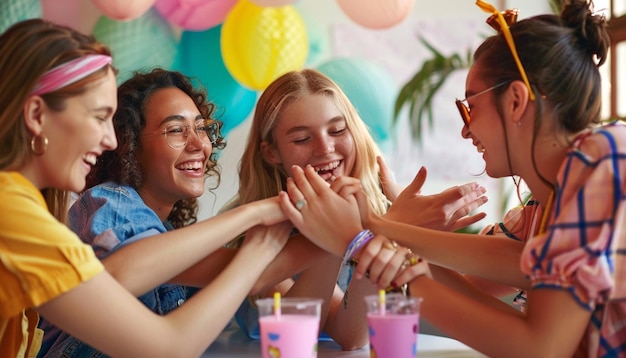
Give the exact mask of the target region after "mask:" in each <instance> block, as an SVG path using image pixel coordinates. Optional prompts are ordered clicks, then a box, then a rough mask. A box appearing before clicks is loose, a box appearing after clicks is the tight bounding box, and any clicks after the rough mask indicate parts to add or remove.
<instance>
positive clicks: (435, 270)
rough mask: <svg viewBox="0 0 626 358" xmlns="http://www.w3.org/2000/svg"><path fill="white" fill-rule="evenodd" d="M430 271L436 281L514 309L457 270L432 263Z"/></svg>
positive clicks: (487, 301) (475, 297) (484, 300)
mask: <svg viewBox="0 0 626 358" xmlns="http://www.w3.org/2000/svg"><path fill="white" fill-rule="evenodd" d="M430 272H431V274H432V276H433V279H434V280H435V281H437V282H439V283H442V284H444V285H446V286H448V287H450V288H452V289H454V290H455V291H457V292H461V293H463V294H464V295H466V296H468V297H471V298H473V299H475V300H477V301H482V302H485V303H490V304H491V305H493V306H494V307H499V308H501V309H504V310H508V309H514V308H513V307H511V306H510V305H508V304H506V303H504V302H503V301H501V300H500V299H498V298H496V297H495V296H493V295H492V294H491V292H486V291H484V290H482V289H481V288H480V287H478V286H476V285H475V284H474V283H473V282H472V281H471V280H469V279H468V278H467V277H465V276H464V275H462V274H460V273H458V272H456V271H452V270H450V269H447V268H443V267H440V266H437V265H432V264H431V265H430ZM508 289H509V293H512V292H514V291H515V290H513V289H512V288H511V287H509V288H508Z"/></svg>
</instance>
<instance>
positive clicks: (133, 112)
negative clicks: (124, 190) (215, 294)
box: [87, 68, 226, 228]
mask: <svg viewBox="0 0 626 358" xmlns="http://www.w3.org/2000/svg"><path fill="white" fill-rule="evenodd" d="M174 87H176V88H179V89H180V90H181V91H183V92H185V93H186V94H187V95H189V97H190V98H191V99H193V101H194V103H195V104H196V106H197V108H198V110H199V111H200V113H201V114H202V116H203V117H204V118H206V119H211V118H212V115H213V113H214V111H215V105H214V104H213V103H211V102H209V101H208V99H207V94H206V92H205V91H204V90H201V89H196V88H194V86H193V84H192V82H191V79H190V78H188V77H186V76H185V75H183V74H182V73H180V72H176V71H169V70H164V69H160V68H157V69H154V70H152V71H150V72H147V73H140V72H136V73H135V74H134V75H133V77H131V78H130V79H128V80H127V81H125V82H124V83H123V84H122V85H121V86H120V87H119V88H118V94H117V99H118V107H117V111H116V112H115V115H114V116H113V126H114V128H115V134H116V135H117V141H118V146H117V149H116V150H114V151H111V152H106V153H104V154H103V155H102V156H101V157H100V159H99V160H98V163H97V164H96V165H95V166H94V167H93V170H92V171H91V173H90V174H89V176H88V177H87V188H91V187H93V186H94V185H97V184H101V183H103V182H106V181H115V182H117V183H119V184H122V185H130V186H132V187H133V188H135V189H138V188H139V187H140V186H141V184H142V181H143V175H144V173H142V170H141V166H140V165H139V162H138V160H137V153H138V150H139V146H140V137H141V134H142V132H143V130H144V128H145V127H146V118H145V116H144V112H145V105H146V103H147V101H148V99H149V98H150V96H151V95H152V94H153V93H154V92H156V91H157V90H160V89H163V88H174ZM222 124H223V123H222V122H220V121H218V125H219V127H220V128H221V127H222ZM225 147H226V141H225V140H224V137H223V136H222V135H221V134H219V135H218V139H217V142H216V143H215V144H214V145H213V149H214V150H213V152H212V153H211V155H210V157H209V159H208V165H207V166H206V171H205V179H206V178H208V177H214V178H215V186H214V187H211V188H209V190H212V189H215V187H217V186H218V185H219V182H220V172H219V167H218V164H217V157H218V152H217V150H223V149H224V148H225ZM197 214H198V202H197V199H196V198H189V199H183V200H179V201H178V202H176V204H174V208H173V209H172V212H171V213H170V214H169V216H168V217H167V220H168V221H169V222H170V223H171V224H172V225H173V226H174V227H175V228H179V227H182V226H185V225H189V224H192V223H194V222H196V221H197Z"/></svg>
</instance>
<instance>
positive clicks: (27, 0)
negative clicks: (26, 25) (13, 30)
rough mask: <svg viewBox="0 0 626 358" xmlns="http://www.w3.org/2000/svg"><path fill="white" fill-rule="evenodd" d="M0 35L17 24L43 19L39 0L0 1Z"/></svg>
mask: <svg viewBox="0 0 626 358" xmlns="http://www.w3.org/2000/svg"><path fill="white" fill-rule="evenodd" d="M0 8H2V10H0V33H2V32H4V30H6V29H8V28H9V27H10V26H11V25H13V24H15V23H16V22H19V21H22V20H27V19H35V18H38V17H41V4H40V3H39V0H24V1H0Z"/></svg>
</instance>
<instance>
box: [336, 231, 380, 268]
mask: <svg viewBox="0 0 626 358" xmlns="http://www.w3.org/2000/svg"><path fill="white" fill-rule="evenodd" d="M373 237H374V233H373V232H371V231H369V230H367V229H365V230H362V231H361V232H359V233H358V234H357V235H356V236H355V237H354V239H352V242H350V245H348V248H347V249H346V253H345V254H344V255H343V262H344V264H345V263H346V262H347V261H348V260H350V259H351V258H352V256H354V254H355V253H356V252H357V251H358V250H359V249H360V248H361V247H362V246H363V245H365V244H366V243H367V242H368V241H370V240H371V239H372V238H373Z"/></svg>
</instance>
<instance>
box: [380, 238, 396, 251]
mask: <svg viewBox="0 0 626 358" xmlns="http://www.w3.org/2000/svg"><path fill="white" fill-rule="evenodd" d="M383 247H384V248H385V249H389V250H391V251H393V252H396V251H398V243H397V242H395V241H393V240H389V241H387V242H385V243H384V244H383Z"/></svg>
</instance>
